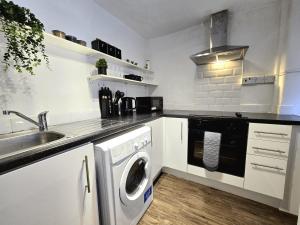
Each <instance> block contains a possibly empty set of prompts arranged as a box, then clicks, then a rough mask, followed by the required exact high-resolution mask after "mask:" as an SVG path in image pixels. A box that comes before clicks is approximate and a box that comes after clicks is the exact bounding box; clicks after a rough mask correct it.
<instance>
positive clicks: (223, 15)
mask: <svg viewBox="0 0 300 225" xmlns="http://www.w3.org/2000/svg"><path fill="white" fill-rule="evenodd" d="M227 26H228V10H223V11H221V12H217V13H214V14H212V15H211V17H210V48H209V49H207V50H205V51H202V52H199V53H196V54H194V55H192V56H191V57H190V58H191V59H192V60H193V61H194V62H195V63H196V64H197V65H205V64H210V63H215V62H219V61H234V60H241V59H243V58H244V56H245V54H246V52H247V50H248V48H249V46H232V45H227Z"/></svg>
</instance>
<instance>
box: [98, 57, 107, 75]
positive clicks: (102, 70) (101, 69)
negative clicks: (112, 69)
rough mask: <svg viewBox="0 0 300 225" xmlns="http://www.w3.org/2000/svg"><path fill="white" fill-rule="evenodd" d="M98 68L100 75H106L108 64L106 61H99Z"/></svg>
mask: <svg viewBox="0 0 300 225" xmlns="http://www.w3.org/2000/svg"><path fill="white" fill-rule="evenodd" d="M96 67H97V68H98V74H103V75H106V70H107V62H106V60H105V59H99V60H98V61H97V62H96Z"/></svg>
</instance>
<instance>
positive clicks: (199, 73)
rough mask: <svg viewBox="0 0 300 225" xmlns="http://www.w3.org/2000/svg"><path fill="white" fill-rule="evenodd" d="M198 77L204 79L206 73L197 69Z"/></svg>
mask: <svg viewBox="0 0 300 225" xmlns="http://www.w3.org/2000/svg"><path fill="white" fill-rule="evenodd" d="M196 77H197V78H198V79H203V77H204V73H203V72H201V71H197V76H196Z"/></svg>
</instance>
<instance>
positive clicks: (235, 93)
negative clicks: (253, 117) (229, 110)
mask: <svg viewBox="0 0 300 225" xmlns="http://www.w3.org/2000/svg"><path fill="white" fill-rule="evenodd" d="M223 97H224V98H238V97H240V91H224V92H223Z"/></svg>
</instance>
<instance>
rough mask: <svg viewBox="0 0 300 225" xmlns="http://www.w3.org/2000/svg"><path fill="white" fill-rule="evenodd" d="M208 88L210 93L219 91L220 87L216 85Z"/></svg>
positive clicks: (210, 85)
mask: <svg viewBox="0 0 300 225" xmlns="http://www.w3.org/2000/svg"><path fill="white" fill-rule="evenodd" d="M207 86H208V90H209V91H216V90H218V86H217V85H216V84H209V85H207Z"/></svg>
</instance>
